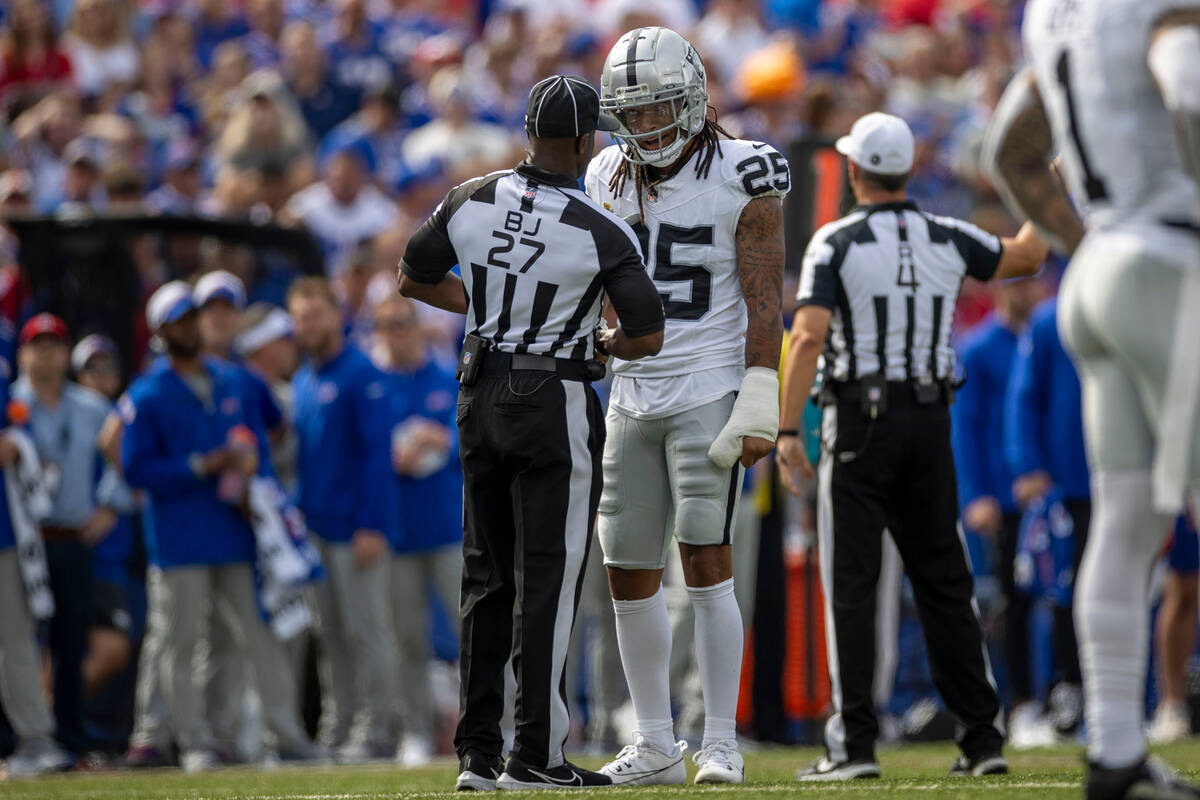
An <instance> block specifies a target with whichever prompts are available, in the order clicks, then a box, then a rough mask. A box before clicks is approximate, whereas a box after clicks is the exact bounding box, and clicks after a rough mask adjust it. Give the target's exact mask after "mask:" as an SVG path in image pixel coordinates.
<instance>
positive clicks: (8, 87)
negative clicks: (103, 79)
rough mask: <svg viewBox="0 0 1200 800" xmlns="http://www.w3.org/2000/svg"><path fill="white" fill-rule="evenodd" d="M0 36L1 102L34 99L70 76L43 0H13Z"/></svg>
mask: <svg viewBox="0 0 1200 800" xmlns="http://www.w3.org/2000/svg"><path fill="white" fill-rule="evenodd" d="M6 22H7V26H6V30H5V32H4V36H3V38H0V105H3V106H5V107H12V106H13V105H14V104H16V103H25V102H28V101H29V100H30V99H33V100H37V99H40V98H41V97H42V96H43V95H45V94H47V93H49V92H51V91H53V90H55V89H58V88H61V87H62V86H63V85H65V84H66V82H67V81H68V80H69V79H70V77H71V60H70V58H69V57H68V56H67V54H66V53H65V52H64V50H63V47H62V43H61V42H60V41H59V37H58V32H57V31H56V30H55V27H54V25H55V23H54V18H53V17H52V16H51V15H50V9H49V7H48V6H47V4H46V3H44V2H42V0H14V1H13V3H12V5H11V6H10V8H9V15H8V18H7V20H6Z"/></svg>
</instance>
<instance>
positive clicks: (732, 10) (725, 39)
mask: <svg viewBox="0 0 1200 800" xmlns="http://www.w3.org/2000/svg"><path fill="white" fill-rule="evenodd" d="M761 11H762V9H761V6H760V4H759V3H757V2H754V0H714V2H711V3H709V4H708V8H707V9H706V10H705V12H704V16H703V17H701V18H700V21H699V22H698V23H697V24H696V27H695V29H694V30H693V32H692V36H691V41H692V42H693V43H694V44H695V45H696V47H697V48H698V49H699V50H700V51H701V52H702V53H703V54H704V62H705V66H707V67H708V69H709V70H710V78H711V77H713V73H715V77H717V78H718V79H719V80H723V81H729V80H731V79H732V78H733V77H734V76H735V75H737V74H738V72H739V71H740V68H741V66H742V62H743V61H745V60H746V59H747V57H749V56H750V55H751V54H752V53H755V52H756V51H758V50H760V49H762V48H763V47H764V46H765V45H766V44H767V32H766V31H765V30H764V29H763V27H762V21H761V18H760V17H761Z"/></svg>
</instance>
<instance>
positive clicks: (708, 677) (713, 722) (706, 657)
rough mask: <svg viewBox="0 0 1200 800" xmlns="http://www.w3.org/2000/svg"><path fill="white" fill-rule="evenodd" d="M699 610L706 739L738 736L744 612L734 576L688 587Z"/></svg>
mask: <svg viewBox="0 0 1200 800" xmlns="http://www.w3.org/2000/svg"><path fill="white" fill-rule="evenodd" d="M688 595H689V596H690V597H691V599H692V608H693V609H694V610H695V612H696V662H697V665H698V666H699V667H700V686H701V687H702V688H703V690H704V742H703V744H702V745H701V747H708V746H709V745H711V744H713V743H714V742H720V741H730V740H734V739H736V738H737V702H738V690H739V689H740V688H741V683H742V644H743V642H742V636H743V633H742V614H741V612H740V611H738V604H737V598H736V597H735V596H734V594H733V578H730V579H729V580H727V581H722V582H721V583H718V584H717V585H715V586H703V587H692V586H689V587H688Z"/></svg>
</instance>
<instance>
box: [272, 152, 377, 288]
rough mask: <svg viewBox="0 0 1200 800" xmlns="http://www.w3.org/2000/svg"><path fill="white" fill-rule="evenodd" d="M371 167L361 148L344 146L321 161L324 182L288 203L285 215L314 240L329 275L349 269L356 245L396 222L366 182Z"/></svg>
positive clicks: (370, 185) (298, 194)
mask: <svg viewBox="0 0 1200 800" xmlns="http://www.w3.org/2000/svg"><path fill="white" fill-rule="evenodd" d="M373 167H374V165H373V164H372V162H371V154H370V150H369V149H368V148H367V146H366V144H365V142H362V141H359V142H357V143H352V144H347V145H346V146H345V147H343V148H342V149H340V150H338V151H336V152H334V153H332V154H331V155H330V156H329V158H328V159H327V160H326V162H325V164H324V165H323V169H322V172H323V174H324V176H325V178H324V180H322V181H321V182H319V183H314V184H312V185H311V186H309V187H307V188H305V189H302V190H301V191H300V192H298V193H297V194H296V195H295V196H294V197H292V199H291V200H289V201H288V204H287V212H288V214H290V215H291V216H292V217H294V218H295V219H298V220H300V221H301V222H303V223H304V224H305V225H306V226H308V229H309V230H310V231H312V233H313V234H314V235H315V236H316V237H317V239H318V240H320V242H321V245H322V246H323V248H324V250H325V264H326V268H327V270H328V271H329V272H330V273H331V274H336V273H337V272H339V271H340V270H341V269H342V268H343V267H344V266H345V265H346V264H347V263H349V258H350V256H351V254H352V253H353V251H354V248H355V247H356V246H357V245H358V243H359V242H361V241H363V240H364V239H370V238H371V237H373V236H375V235H376V234H378V233H381V232H382V231H383V230H385V229H386V228H387V227H388V226H390V225H391V224H392V223H393V222H395V221H396V207H395V204H393V203H392V201H391V200H389V199H388V198H387V197H386V196H385V195H384V194H383V192H381V191H379V189H377V188H376V187H375V186H373V185H372V184H371V183H370V182H369V181H368V177H369V174H370V172H371V170H372V169H373Z"/></svg>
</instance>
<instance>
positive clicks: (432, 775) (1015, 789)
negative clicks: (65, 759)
mask: <svg viewBox="0 0 1200 800" xmlns="http://www.w3.org/2000/svg"><path fill="white" fill-rule="evenodd" d="M1160 752H1161V754H1162V755H1163V757H1164V758H1166V759H1167V760H1168V761H1169V762H1170V763H1171V764H1172V765H1173V766H1175V767H1176V768H1178V769H1180V770H1181V771H1182V772H1184V773H1185V774H1189V775H1190V776H1191V777H1192V778H1200V741H1192V742H1187V743H1184V744H1177V745H1171V746H1168V747H1164V748H1161V749H1160ZM955 754H956V752H955V750H954V748H953V747H952V746H948V745H928V746H926V745H921V746H907V747H904V748H901V749H896V750H885V751H882V752H881V753H880V762H881V764H882V766H883V773H884V778H883V779H882V780H878V781H864V782H855V783H849V784H816V785H807V786H806V785H802V784H798V783H795V782H794V781H793V780H792V775H793V773H794V772H795V770H796V768H797V767H799V766H802V765H805V764H807V763H808V762H810V761H811V760H813V759H815V758H816V757H817V755H819V753H818V751H816V750H813V749H811V748H776V749H768V750H761V751H756V752H753V753H749V754H748V755H747V758H746V767H747V776H748V778H749V781H750V782H749V783H748V784H747V785H745V786H732V787H724V786H715V787H697V786H692V785H688V786H686V787H670V788H655V789H608V790H604V791H603V793H615V794H616V795H618V796H619V797H620V798H624V800H638V799H639V798H642V797H646V798H650V797H654V798H668V797H672V796H678V795H681V794H683V793H685V792H686V793H688V794H692V793H702V794H709V795H717V794H721V795H726V794H729V795H733V796H735V797H737V798H742V797H745V798H758V797H762V798H767V797H770V798H779V797H783V796H791V795H799V796H806V797H814V798H815V797H833V798H837V799H838V800H853V799H854V798H871V800H883V799H884V798H886V799H887V800H902V799H903V798H922V800H928V799H929V798H969V799H971V800H974V799H975V798H978V799H979V800H984V798H987V800H997V799H999V800H1007V798H1038V800H1050V799H1051V798H1066V797H1078V796H1080V778H1081V776H1082V774H1083V772H1082V761H1081V756H1082V750H1081V748H1078V747H1063V748H1057V749H1048V750H1037V751H1031V752H1026V753H1011V754H1009V761H1010V764H1011V766H1012V774H1010V775H1008V776H1005V777H996V778H949V777H947V775H946V772H947V770H948V769H949V767H950V763H951V762H952V761H953V760H954V757H955ZM579 761H580V763H581V764H583V765H584V766H589V767H596V766H598V765H599V764H598V762H597V761H596V760H594V759H579ZM456 772H457V768H456V764H454V763H452V762H450V761H449V760H446V761H444V762H441V763H439V764H437V765H436V766H432V767H428V768H423V769H400V768H396V767H392V766H384V765H379V766H376V765H372V766H366V767H311V768H294V769H276V770H258V769H247V768H242V769H226V770H220V771H216V772H210V773H206V774H202V775H184V774H183V773H181V772H179V771H178V770H155V771H150V772H136V773H131V772H112V773H90V774H71V775H62V776H57V777H51V778H39V779H33V780H28V779H25V780H15V781H7V782H4V783H0V798H3V799H4V800H8V798H13V800H60V799H61V800H67V799H68V798H70V799H71V800H152V799H153V800H158V799H159V798H162V800H177V799H178V800H184V799H185V798H186V800H207V799H208V798H212V800H217V799H218V798H220V800H235V799H237V800H360V799H361V800H367V799H368V798H370V799H371V800H376V799H377V798H418V797H433V796H436V795H443V796H444V795H448V794H449V790H450V789H451V788H452V787H453V783H454V776H455V773H456ZM600 793H602V792H580V791H578V790H576V791H574V792H570V794H572V795H573V796H578V795H580V794H583V795H588V796H591V795H596V794H600ZM505 796H506V797H507V796H508V794H507V793H506V794H505Z"/></svg>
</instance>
